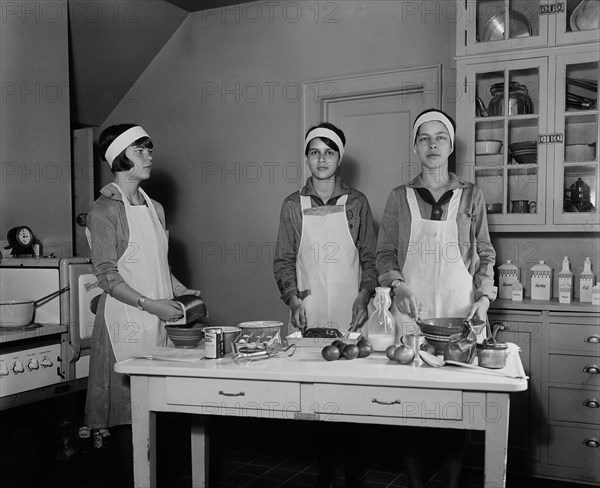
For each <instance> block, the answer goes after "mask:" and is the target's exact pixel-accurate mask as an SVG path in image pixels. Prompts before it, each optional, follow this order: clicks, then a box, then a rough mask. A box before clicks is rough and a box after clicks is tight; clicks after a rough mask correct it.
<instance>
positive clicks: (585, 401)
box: [548, 387, 600, 425]
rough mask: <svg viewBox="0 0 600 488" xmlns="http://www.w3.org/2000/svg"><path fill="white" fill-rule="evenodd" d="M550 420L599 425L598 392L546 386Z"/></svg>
mask: <svg viewBox="0 0 600 488" xmlns="http://www.w3.org/2000/svg"><path fill="white" fill-rule="evenodd" d="M548 409H549V415H548V417H549V418H550V420H560V421H565V422H581V423H589V424H595V425H600V392H598V391H597V390H575V389H571V388H556V387H550V388H548Z"/></svg>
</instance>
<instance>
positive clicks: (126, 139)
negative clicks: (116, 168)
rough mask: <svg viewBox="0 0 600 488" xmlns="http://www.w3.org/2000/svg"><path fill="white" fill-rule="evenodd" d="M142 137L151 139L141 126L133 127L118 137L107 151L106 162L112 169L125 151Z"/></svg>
mask: <svg viewBox="0 0 600 488" xmlns="http://www.w3.org/2000/svg"><path fill="white" fill-rule="evenodd" d="M142 137H150V136H149V135H148V133H147V132H146V131H145V130H144V129H142V128H141V127H140V126H139V125H136V126H135V127H132V128H131V129H127V130H126V131H125V132H123V133H122V134H121V135H120V136H119V137H117V138H116V139H115V140H114V141H112V142H111V143H110V146H108V149H107V150H106V155H105V158H106V161H107V162H108V165H109V166H110V167H111V168H112V165H113V161H114V160H115V158H116V157H117V156H118V155H119V154H121V153H122V152H123V150H124V149H127V148H128V147H129V146H131V144H132V143H133V142H135V141H137V140H138V139H141V138H142Z"/></svg>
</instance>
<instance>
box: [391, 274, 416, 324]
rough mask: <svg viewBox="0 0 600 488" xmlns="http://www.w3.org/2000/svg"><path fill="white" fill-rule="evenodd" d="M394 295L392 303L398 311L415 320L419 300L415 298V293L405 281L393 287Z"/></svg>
mask: <svg viewBox="0 0 600 488" xmlns="http://www.w3.org/2000/svg"><path fill="white" fill-rule="evenodd" d="M394 297H395V299H394V303H395V304H396V308H397V309H398V311H399V312H400V313H403V314H404V315H408V316H409V317H412V318H413V319H415V320H417V319H418V318H419V310H420V308H421V300H419V299H418V298H417V295H415V294H414V293H413V292H412V291H411V289H410V288H409V287H408V286H407V285H406V283H402V284H401V285H398V286H396V287H394Z"/></svg>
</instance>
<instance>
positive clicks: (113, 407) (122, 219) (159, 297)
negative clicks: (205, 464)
mask: <svg viewBox="0 0 600 488" xmlns="http://www.w3.org/2000/svg"><path fill="white" fill-rule="evenodd" d="M100 149H101V151H102V152H103V154H104V155H105V158H106V161H107V162H108V163H109V165H110V166H111V171H112V172H113V176H114V182H113V183H111V184H109V185H107V186H106V187H104V188H103V189H102V190H101V196H100V198H98V199H97V200H96V201H95V202H94V205H93V206H92V208H91V210H90V212H89V214H88V217H87V224H86V225H87V228H86V234H87V237H88V242H89V244H90V248H91V251H92V253H91V256H92V265H93V270H94V274H95V275H96V276H97V278H98V285H99V286H100V287H101V288H102V289H103V290H104V291H105V293H104V294H103V295H102V296H101V298H100V301H99V304H98V307H97V310H96V319H95V322H94V329H93V335H92V340H91V354H90V372H89V377H88V392H87V399H86V425H87V426H88V427H90V428H93V429H103V428H104V429H106V428H111V429H110V430H111V453H112V454H114V455H115V456H116V458H117V462H118V465H119V466H121V467H122V469H123V473H122V474H123V476H126V477H127V478H131V476H132V453H131V428H130V425H129V424H131V421H132V411H131V408H132V407H131V395H130V390H129V378H128V377H127V375H123V374H118V373H115V372H114V364H115V362H117V361H123V360H125V359H128V358H131V357H134V356H138V355H142V354H144V353H148V352H150V351H152V350H153V349H154V348H156V347H157V346H161V345H165V343H166V334H165V329H164V322H165V321H167V320H176V319H178V318H180V317H181V316H182V310H181V309H180V307H179V306H178V305H177V304H176V303H175V302H174V301H173V300H172V298H173V296H174V295H176V296H179V295H184V294H194V295H197V296H200V292H199V291H197V290H189V289H187V288H186V287H185V286H184V285H182V284H181V283H180V282H179V281H178V280H177V279H176V278H175V277H174V276H173V275H172V274H171V272H170V269H169V264H168V261H167V251H168V243H167V233H166V231H165V228H164V212H163V210H162V207H160V205H159V204H158V203H157V202H154V201H153V200H151V199H150V198H149V197H148V195H147V194H146V193H145V192H144V191H143V190H142V189H141V188H140V187H139V184H140V182H142V181H144V180H147V179H148V178H149V177H150V172H151V169H152V142H151V140H150V138H149V136H148V134H147V133H146V132H145V131H144V129H143V128H142V127H139V126H135V125H131V124H122V125H117V126H111V127H108V128H107V129H106V130H105V131H103V133H102V134H101V136H100Z"/></svg>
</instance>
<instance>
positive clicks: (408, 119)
mask: <svg viewBox="0 0 600 488" xmlns="http://www.w3.org/2000/svg"><path fill="white" fill-rule="evenodd" d="M323 103H324V119H325V120H327V121H329V122H331V123H333V124H335V125H336V126H337V127H340V128H341V129H342V130H343V131H344V134H345V135H346V141H347V142H346V150H345V152H344V160H343V162H342V167H341V171H342V176H343V177H344V179H345V180H346V182H347V183H348V184H349V185H350V186H352V187H354V188H356V189H357V190H359V191H361V192H363V193H364V194H365V195H366V196H367V198H368V200H369V204H370V205H371V210H372V211H373V216H374V218H375V223H376V225H377V227H379V223H380V222H381V217H382V215H383V210H384V208H385V203H386V201H387V198H388V196H389V194H390V191H391V190H392V189H393V188H395V187H396V186H399V185H401V184H403V183H407V182H409V181H410V180H412V179H413V178H414V177H415V176H417V175H418V174H419V172H420V168H421V165H420V163H419V160H418V158H417V156H416V155H415V154H414V152H413V144H412V141H411V134H412V123H413V121H414V120H415V118H416V117H417V115H418V114H419V113H420V112H422V111H423V110H425V109H426V108H428V107H427V106H426V105H425V100H424V97H423V93H422V90H421V89H418V88H417V89H414V90H405V91H392V92H387V93H381V94H376V95H372V94H371V95H369V94H363V95H361V94H359V95H355V96H352V97H346V98H343V99H337V100H336V99H333V100H324V101H323Z"/></svg>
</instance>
